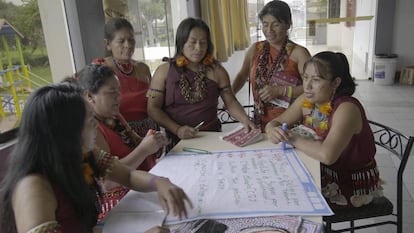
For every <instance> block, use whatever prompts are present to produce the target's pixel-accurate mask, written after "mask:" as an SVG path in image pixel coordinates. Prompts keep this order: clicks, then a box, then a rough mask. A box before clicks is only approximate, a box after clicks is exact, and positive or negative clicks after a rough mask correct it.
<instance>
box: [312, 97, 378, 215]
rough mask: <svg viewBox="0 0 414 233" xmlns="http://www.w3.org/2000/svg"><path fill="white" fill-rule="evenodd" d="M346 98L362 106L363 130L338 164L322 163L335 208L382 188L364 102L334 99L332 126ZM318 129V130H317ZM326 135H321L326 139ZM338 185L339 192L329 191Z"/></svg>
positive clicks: (325, 190) (325, 184)
mask: <svg viewBox="0 0 414 233" xmlns="http://www.w3.org/2000/svg"><path fill="white" fill-rule="evenodd" d="M346 102H351V103H353V104H355V105H356V106H357V107H358V108H359V111H360V113H361V118H362V129H361V132H360V133H359V134H355V135H353V136H352V138H351V140H350V142H349V144H348V145H347V146H346V148H345V149H344V151H343V152H342V153H341V155H340V157H339V158H338V160H337V161H336V162H335V163H334V164H332V165H329V166H328V165H325V164H323V163H321V186H322V193H323V194H324V196H325V198H326V200H327V202H328V203H329V205H330V206H331V208H332V209H344V208H353V207H354V205H353V203H352V201H351V200H356V199H358V196H361V195H372V194H373V193H374V192H377V190H381V187H380V186H381V183H380V178H379V172H378V169H377V164H376V161H375V158H374V156H375V153H376V148H375V141H374V136H373V134H372V131H371V128H370V126H369V123H368V120H367V117H366V115H365V111H364V109H363V107H362V105H361V103H360V102H359V101H358V100H357V99H355V98H353V97H352V96H341V97H338V98H336V99H335V100H334V101H333V103H332V105H333V106H332V112H331V114H330V115H329V116H328V130H329V129H330V127H331V124H332V117H333V115H334V114H335V111H336V110H337V108H338V107H339V106H340V105H341V104H342V103H346ZM308 126H309V125H308ZM314 130H315V129H314ZM315 131H316V132H317V133H318V131H317V130H315ZM326 135H327V134H321V135H319V136H320V137H321V138H322V140H323V139H324V137H326ZM336 185H337V187H338V188H337V192H338V193H339V194H338V195H335V193H336V192H332V191H329V190H332V189H335V188H333V187H335V186H336ZM374 196H375V195H374ZM354 203H356V201H354Z"/></svg>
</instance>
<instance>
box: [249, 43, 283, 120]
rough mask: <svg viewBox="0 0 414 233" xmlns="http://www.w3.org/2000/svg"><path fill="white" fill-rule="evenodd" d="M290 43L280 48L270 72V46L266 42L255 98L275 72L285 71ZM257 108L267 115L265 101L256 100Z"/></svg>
mask: <svg viewBox="0 0 414 233" xmlns="http://www.w3.org/2000/svg"><path fill="white" fill-rule="evenodd" d="M287 43H288V39H287V38H286V40H285V41H284V42H283V44H282V46H281V47H280V50H279V53H278V54H277V56H276V57H275V58H274V59H273V63H272V66H271V69H270V72H269V71H268V68H267V64H268V62H267V61H268V59H269V57H270V44H269V42H268V41H265V42H264V43H263V51H262V53H261V54H260V55H259V57H258V60H259V61H258V64H257V69H256V76H255V85H256V86H255V89H254V90H253V91H254V92H255V96H259V91H260V90H261V89H262V88H263V87H265V86H266V85H269V82H270V79H271V78H272V76H273V74H274V73H275V71H283V68H284V67H283V64H284V63H285V61H286V60H287V55H288V54H287V51H286V45H287ZM256 99H257V100H256V101H255V102H256V106H257V107H258V110H259V113H260V114H265V107H264V103H263V101H260V100H259V99H258V97H257V98H256Z"/></svg>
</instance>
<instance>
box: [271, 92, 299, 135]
mask: <svg viewBox="0 0 414 233" xmlns="http://www.w3.org/2000/svg"><path fill="white" fill-rule="evenodd" d="M304 98H305V96H304V95H301V96H299V97H298V98H297V99H296V100H295V101H294V102H293V103H292V104H291V105H290V106H289V108H288V109H286V111H284V112H283V113H282V114H281V115H279V116H278V117H276V118H275V119H273V120H271V121H270V122H268V123H267V125H266V127H265V131H266V134H267V138H268V139H269V140H270V141H271V142H273V143H279V142H281V141H282V140H281V139H282V138H283V136H284V134H283V131H282V129H281V127H280V126H281V125H282V124H283V123H286V124H287V125H288V126H289V127H292V125H293V124H295V123H297V122H299V121H300V120H301V119H302V102H303V100H304ZM284 140H287V138H285V139H284Z"/></svg>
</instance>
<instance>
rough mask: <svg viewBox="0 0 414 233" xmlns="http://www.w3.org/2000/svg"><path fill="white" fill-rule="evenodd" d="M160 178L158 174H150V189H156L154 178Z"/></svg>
mask: <svg viewBox="0 0 414 233" xmlns="http://www.w3.org/2000/svg"><path fill="white" fill-rule="evenodd" d="M158 178H160V177H159V176H152V177H151V179H150V181H149V186H150V188H151V190H154V191H155V190H156V189H157V188H156V187H155V180H156V179H158Z"/></svg>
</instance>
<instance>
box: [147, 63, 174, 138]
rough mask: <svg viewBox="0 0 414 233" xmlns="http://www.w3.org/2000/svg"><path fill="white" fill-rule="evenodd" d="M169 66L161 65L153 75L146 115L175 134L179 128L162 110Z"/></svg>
mask: <svg viewBox="0 0 414 233" xmlns="http://www.w3.org/2000/svg"><path fill="white" fill-rule="evenodd" d="M169 68H170V65H169V64H168V63H164V64H161V65H160V66H159V67H158V68H157V70H156V71H155V73H154V77H153V78H152V80H151V84H150V90H149V91H150V93H151V95H150V96H148V107H147V111H148V115H149V116H150V117H151V118H152V119H153V120H155V121H156V122H157V123H158V124H160V125H161V126H163V127H165V128H166V129H168V130H169V131H170V132H173V133H174V132H176V129H177V128H178V127H179V126H180V125H179V124H177V123H176V122H175V121H174V120H172V119H171V118H170V117H169V116H168V115H167V114H166V113H165V112H164V110H163V109H162V107H163V105H164V98H165V89H166V86H165V83H166V80H167V74H168V70H169Z"/></svg>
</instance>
